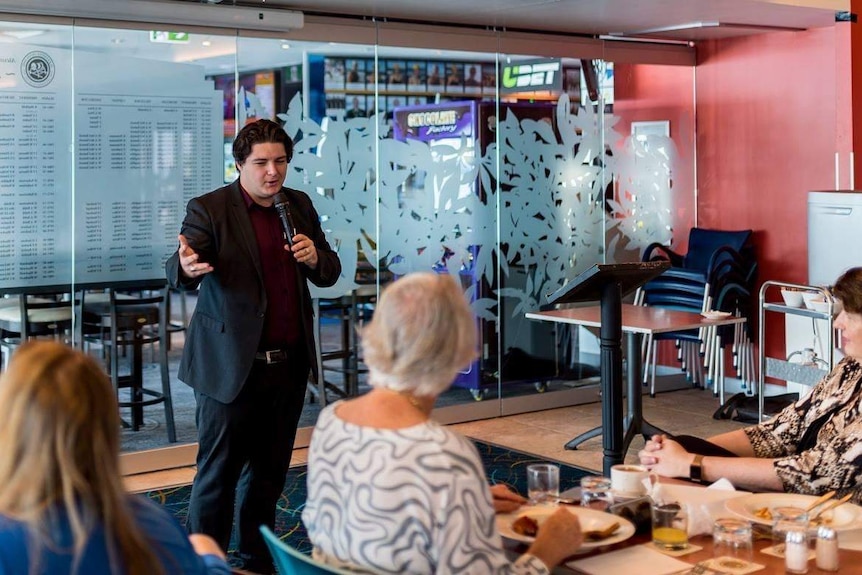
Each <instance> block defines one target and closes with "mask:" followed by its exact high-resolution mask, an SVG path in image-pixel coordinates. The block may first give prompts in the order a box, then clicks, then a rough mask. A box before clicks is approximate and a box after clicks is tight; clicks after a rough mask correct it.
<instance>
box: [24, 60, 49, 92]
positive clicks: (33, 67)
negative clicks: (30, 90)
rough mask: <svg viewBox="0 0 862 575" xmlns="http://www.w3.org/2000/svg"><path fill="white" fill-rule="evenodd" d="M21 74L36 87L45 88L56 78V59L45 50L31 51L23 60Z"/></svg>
mask: <svg viewBox="0 0 862 575" xmlns="http://www.w3.org/2000/svg"><path fill="white" fill-rule="evenodd" d="M21 76H23V77H24V81H25V82H27V83H28V84H30V85H31V86H33V87H34V88H44V87H45V86H47V85H48V84H50V83H51V80H53V79H54V61H53V60H52V59H51V57H50V56H49V55H48V54H46V53H45V52H30V53H29V54H27V55H26V56H24V59H23V60H21Z"/></svg>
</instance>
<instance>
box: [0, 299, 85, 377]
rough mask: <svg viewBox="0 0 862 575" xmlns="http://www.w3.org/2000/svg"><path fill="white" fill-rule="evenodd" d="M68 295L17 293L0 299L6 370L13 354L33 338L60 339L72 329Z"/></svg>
mask: <svg viewBox="0 0 862 575" xmlns="http://www.w3.org/2000/svg"><path fill="white" fill-rule="evenodd" d="M68 296H69V294H40V295H28V294H23V293H22V294H17V296H16V297H11V298H2V299H0V334H2V335H0V347H2V348H3V349H4V350H6V353H4V354H3V368H4V369H5V368H6V366H7V365H8V362H9V356H10V355H11V353H12V351H13V350H14V349H15V348H16V347H18V346H19V345H20V344H21V343H23V342H25V341H27V340H28V339H30V338H32V337H38V336H51V337H53V338H54V339H60V338H61V337H63V335H64V334H65V332H67V331H68V330H71V328H72V301H71V300H70V298H69V297H68Z"/></svg>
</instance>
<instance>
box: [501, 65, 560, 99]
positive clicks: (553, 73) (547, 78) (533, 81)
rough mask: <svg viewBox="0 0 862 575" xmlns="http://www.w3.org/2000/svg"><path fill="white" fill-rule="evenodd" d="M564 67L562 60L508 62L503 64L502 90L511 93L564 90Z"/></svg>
mask: <svg viewBox="0 0 862 575" xmlns="http://www.w3.org/2000/svg"><path fill="white" fill-rule="evenodd" d="M562 69H563V65H562V62H561V61H560V60H525V61H522V62H518V63H517V64H507V65H505V66H503V83H502V85H501V86H500V91H501V92H505V93H509V94H511V93H514V92H535V91H538V90H554V91H557V92H559V91H562V89H563V75H562Z"/></svg>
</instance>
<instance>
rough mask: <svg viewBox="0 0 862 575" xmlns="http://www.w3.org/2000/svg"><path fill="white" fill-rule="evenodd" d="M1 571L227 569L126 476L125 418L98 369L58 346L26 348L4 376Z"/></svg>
mask: <svg viewBox="0 0 862 575" xmlns="http://www.w3.org/2000/svg"><path fill="white" fill-rule="evenodd" d="M0 445H2V446H3V449H0V485H2V486H3V487H2V489H0V573H10V574H11V573H22V574H23V573H26V574H28V575H43V574H44V575H63V574H71V573H80V574H85V573H87V574H89V573H118V574H124V575H152V574H162V575H173V574H175V573H182V574H190V573H191V574H200V575H205V574H224V575H228V574H229V573H230V568H229V567H228V565H227V563H226V562H225V559H224V553H222V551H221V550H220V549H219V548H218V545H217V544H216V543H215V541H214V540H212V539H211V538H209V537H207V536H205V535H191V536H189V535H187V534H186V533H185V530H184V529H183V528H182V526H180V524H179V523H178V522H177V521H176V519H174V518H173V517H172V516H171V515H170V514H169V513H168V512H167V511H165V510H164V509H163V508H161V507H160V506H158V505H157V504H155V503H154V502H152V501H150V500H148V499H146V498H144V497H139V496H134V495H129V494H127V493H126V492H125V489H124V487H123V480H122V477H121V476H120V458H119V454H120V416H119V408H118V406H117V401H116V398H115V395H114V390H113V388H112V387H111V382H110V380H109V379H108V376H107V374H105V372H104V371H103V370H102V368H101V367H99V365H98V364H97V363H96V362H95V361H93V360H92V359H90V358H89V357H87V356H86V355H84V354H83V353H80V352H78V351H75V350H73V349H72V348H70V347H67V346H65V345H62V344H60V343H56V342H45V341H43V342H30V343H25V344H23V345H22V346H21V347H20V348H18V351H17V352H16V353H15V354H14V356H13V357H12V361H11V362H10V365H9V369H8V370H7V371H6V372H5V373H4V374H3V376H2V377H0Z"/></svg>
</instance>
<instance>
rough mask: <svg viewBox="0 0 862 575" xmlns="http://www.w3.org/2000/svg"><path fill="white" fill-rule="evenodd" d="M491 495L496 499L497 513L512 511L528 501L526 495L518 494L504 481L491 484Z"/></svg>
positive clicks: (495, 508)
mask: <svg viewBox="0 0 862 575" xmlns="http://www.w3.org/2000/svg"><path fill="white" fill-rule="evenodd" d="M491 496H492V497H493V499H494V511H495V512H497V513H511V512H512V511H515V510H517V509H518V508H519V507H521V505H523V504H524V503H526V502H527V499H526V498H525V497H523V496H521V495H518V494H517V493H515V492H514V491H512V490H511V489H509V486H508V485H505V484H503V483H498V484H496V485H492V486H491Z"/></svg>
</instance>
